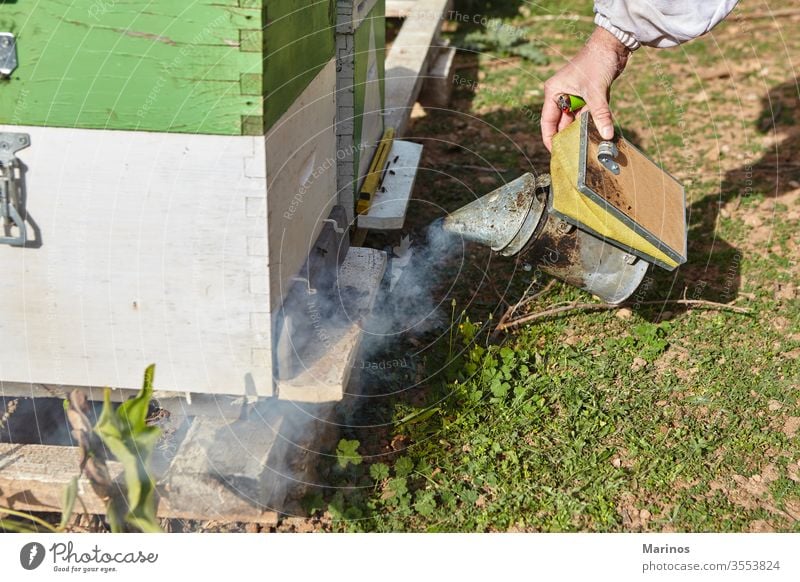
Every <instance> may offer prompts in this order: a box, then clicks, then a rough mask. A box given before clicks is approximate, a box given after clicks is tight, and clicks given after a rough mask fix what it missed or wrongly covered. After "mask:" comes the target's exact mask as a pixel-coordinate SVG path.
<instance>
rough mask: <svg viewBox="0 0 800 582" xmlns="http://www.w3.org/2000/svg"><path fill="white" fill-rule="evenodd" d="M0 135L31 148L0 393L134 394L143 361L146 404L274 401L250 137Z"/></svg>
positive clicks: (0, 291)
mask: <svg viewBox="0 0 800 582" xmlns="http://www.w3.org/2000/svg"><path fill="white" fill-rule="evenodd" d="M0 130H16V131H25V132H27V133H29V134H30V136H31V142H32V145H31V146H30V147H29V148H28V149H25V150H23V151H21V152H20V153H19V157H20V159H21V160H22V162H23V163H24V165H25V168H26V170H25V184H26V192H27V212H28V222H29V226H31V233H32V234H31V239H32V241H31V243H30V244H29V245H28V247H27V248H19V247H10V246H7V245H2V246H0V267H1V268H2V270H3V272H4V273H5V275H4V277H3V278H2V280H0V311H2V313H3V314H4V316H3V318H2V321H0V339H1V340H2V342H3V343H4V345H5V347H4V349H3V350H0V380H2V381H7V382H18V383H22V384H28V385H30V384H44V385H48V384H52V385H59V384H62V385H66V386H113V387H117V388H128V389H131V390H138V389H139V388H140V387H141V383H142V374H143V371H144V369H145V367H146V366H147V365H148V364H150V363H156V387H157V388H158V389H160V390H165V391H171V392H178V393H181V394H183V393H185V392H192V393H205V394H234V395H239V396H244V395H249V396H253V397H254V396H258V395H261V396H271V395H272V393H273V387H272V374H271V358H270V355H269V354H270V352H269V350H270V346H271V342H270V340H271V338H270V333H271V328H270V323H269V287H268V274H267V261H266V257H267V256H268V247H267V236H266V232H265V229H266V204H265V199H266V194H267V192H266V184H265V180H264V178H263V174H264V170H263V169H262V170H261V172H260V175H257V172H256V175H253V172H254V169H256V168H258V167H259V166H260V167H261V168H263V167H264V163H265V162H264V157H265V153H264V139H263V138H253V137H246V136H204V135H181V134H167V133H147V132H122V131H95V130H81V129H58V128H39V127H23V128H17V127H7V126H0ZM257 160H260V161H257ZM34 224H35V225H36V228H34V227H33V225H34ZM37 241H38V242H37Z"/></svg>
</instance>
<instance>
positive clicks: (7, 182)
mask: <svg viewBox="0 0 800 582" xmlns="http://www.w3.org/2000/svg"><path fill="white" fill-rule="evenodd" d="M29 145H31V137H30V136H29V135H28V134H27V133H5V132H0V220H2V226H3V235H2V236H0V244H7V245H12V246H21V245H24V244H25V242H26V241H27V239H28V232H27V229H26V227H25V220H24V219H23V218H22V214H21V213H20V211H21V209H22V202H23V200H22V185H21V177H22V176H21V169H20V164H19V160H18V159H17V156H16V153H17V152H18V151H20V150H22V149H25V148H26V147H28V146H29ZM14 228H16V229H17V235H16V236H14V235H13V234H12V233H13V229H14Z"/></svg>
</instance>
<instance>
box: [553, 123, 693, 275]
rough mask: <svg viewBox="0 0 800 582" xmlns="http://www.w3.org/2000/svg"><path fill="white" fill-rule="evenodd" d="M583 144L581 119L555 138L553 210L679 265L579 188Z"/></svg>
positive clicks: (599, 232)
mask: <svg viewBox="0 0 800 582" xmlns="http://www.w3.org/2000/svg"><path fill="white" fill-rule="evenodd" d="M580 147H581V124H580V123H578V122H576V123H572V124H570V125H569V126H568V127H567V128H566V129H564V130H562V131H561V132H559V133H558V134H556V136H555V137H554V139H553V155H552V158H551V159H550V177H551V179H552V192H553V210H555V211H556V212H557V213H559V214H561V215H563V216H565V217H568V218H570V219H572V220H573V221H575V222H577V223H578V224H582V225H585V226H586V228H588V229H589V230H592V231H594V232H595V233H597V234H598V235H600V236H601V237H603V238H606V239H609V240H611V241H616V242H617V243H619V244H620V245H621V246H623V247H628V248H631V249H635V250H637V251H639V252H641V253H644V254H646V255H649V256H651V257H653V258H655V259H657V260H658V261H660V262H661V263H664V265H666V266H669V267H671V268H675V267H677V266H678V262H677V261H675V260H674V259H673V258H672V257H670V256H668V255H667V254H665V253H664V252H663V251H661V250H659V249H658V248H657V247H656V246H655V245H653V244H652V243H651V242H649V241H648V240H647V239H645V238H644V237H643V236H641V235H639V234H637V233H636V232H635V231H634V230H632V229H631V228H630V227H629V226H628V225H626V224H625V223H623V222H622V221H621V220H620V219H619V218H617V217H616V216H614V215H612V214H611V213H609V212H608V211H607V210H605V209H604V208H603V207H602V206H600V205H599V204H598V203H596V202H595V201H593V200H591V199H590V198H589V197H587V196H586V195H585V194H583V193H582V192H580V190H578V187H577V184H578V160H579V158H580Z"/></svg>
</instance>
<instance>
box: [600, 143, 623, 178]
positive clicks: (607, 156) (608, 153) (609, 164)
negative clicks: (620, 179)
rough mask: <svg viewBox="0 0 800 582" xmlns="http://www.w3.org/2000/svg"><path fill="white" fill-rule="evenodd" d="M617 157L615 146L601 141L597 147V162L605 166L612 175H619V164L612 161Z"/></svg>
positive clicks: (617, 151)
mask: <svg viewBox="0 0 800 582" xmlns="http://www.w3.org/2000/svg"><path fill="white" fill-rule="evenodd" d="M618 155H619V150H618V149H617V146H616V145H615V144H613V143H611V142H610V141H601V142H600V143H599V144H598V145H597V161H598V162H600V163H601V164H603V166H605V168H606V170H608V171H609V172H611V173H612V174H615V175H616V174H619V164H618V163H617V162H615V161H614V158H616V157H617V156H618Z"/></svg>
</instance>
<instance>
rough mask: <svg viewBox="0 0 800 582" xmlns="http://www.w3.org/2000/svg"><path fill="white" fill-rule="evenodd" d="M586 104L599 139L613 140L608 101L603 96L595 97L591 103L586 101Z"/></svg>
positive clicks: (612, 120) (612, 126)
mask: <svg viewBox="0 0 800 582" xmlns="http://www.w3.org/2000/svg"><path fill="white" fill-rule="evenodd" d="M586 104H587V105H588V106H589V113H591V114H592V121H594V124H595V126H597V131H599V132H600V137H602V138H603V139H613V137H614V119H613V118H612V117H611V109H610V108H609V106H608V99H606V98H605V96H603V95H595V96H593V98H592V99H591V101H590V100H589V99H587V100H586Z"/></svg>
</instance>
